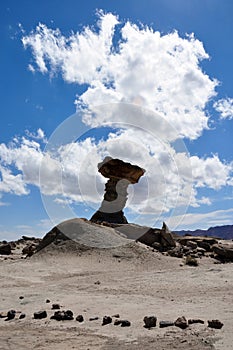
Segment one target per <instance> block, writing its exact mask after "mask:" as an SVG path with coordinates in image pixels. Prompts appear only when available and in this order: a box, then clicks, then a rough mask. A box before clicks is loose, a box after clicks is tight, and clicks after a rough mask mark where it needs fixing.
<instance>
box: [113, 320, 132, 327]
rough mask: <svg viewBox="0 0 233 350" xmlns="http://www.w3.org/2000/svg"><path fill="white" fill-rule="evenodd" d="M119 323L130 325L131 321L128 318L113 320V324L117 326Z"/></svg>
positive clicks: (125, 325) (123, 325) (124, 325)
mask: <svg viewBox="0 0 233 350" xmlns="http://www.w3.org/2000/svg"><path fill="white" fill-rule="evenodd" d="M119 325H121V327H130V326H131V323H130V321H128V320H115V321H114V326H119Z"/></svg>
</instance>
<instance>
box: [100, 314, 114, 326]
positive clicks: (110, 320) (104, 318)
mask: <svg viewBox="0 0 233 350" xmlns="http://www.w3.org/2000/svg"><path fill="white" fill-rule="evenodd" d="M109 323H112V317H110V316H104V317H103V321H102V326H105V325H106V324H109Z"/></svg>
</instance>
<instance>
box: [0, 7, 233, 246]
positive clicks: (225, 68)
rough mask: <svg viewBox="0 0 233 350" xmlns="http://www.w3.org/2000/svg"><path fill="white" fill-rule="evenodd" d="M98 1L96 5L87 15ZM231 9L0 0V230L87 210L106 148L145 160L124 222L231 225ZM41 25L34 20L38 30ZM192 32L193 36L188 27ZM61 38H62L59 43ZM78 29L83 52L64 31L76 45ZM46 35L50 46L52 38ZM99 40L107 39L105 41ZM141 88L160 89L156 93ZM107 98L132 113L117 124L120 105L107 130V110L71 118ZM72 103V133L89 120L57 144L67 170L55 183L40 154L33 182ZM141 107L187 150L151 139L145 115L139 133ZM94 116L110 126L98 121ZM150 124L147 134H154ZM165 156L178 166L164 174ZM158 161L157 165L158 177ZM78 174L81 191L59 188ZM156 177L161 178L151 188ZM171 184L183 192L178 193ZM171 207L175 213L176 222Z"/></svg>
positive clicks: (31, 227) (11, 233)
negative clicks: (84, 117)
mask: <svg viewBox="0 0 233 350" xmlns="http://www.w3.org/2000/svg"><path fill="white" fill-rule="evenodd" d="M97 10H102V12H99V14H97ZM232 15H233V4H232V1H230V0H223V1H221V2H220V1H217V0H196V1H191V0H173V1H171V0H170V1H168V0H161V1H158V0H154V1H152V0H151V1H146V0H145V1H143V2H141V1H137V0H136V1H126V2H123V1H118V2H117V1H115V2H114V1H112V2H109V1H86V2H78V1H70V0H68V1H66V2H64V1H49V2H48V1H43V0H42V1H40V2H37V1H34V2H31V1H20V2H17V1H2V2H1V15H0V16H1V18H0V19H1V21H0V23H1V24H0V27H1V43H0V45H1V57H0V59H1V65H0V67H1V85H0V86H1V97H2V98H1V107H2V113H1V114H2V125H1V140H0V143H1V148H0V166H1V167H0V179H1V182H0V196H1V197H0V203H1V205H0V218H1V221H0V222H1V225H0V239H4V238H5V239H11V238H15V237H17V236H20V235H22V234H33V235H42V234H43V233H45V232H46V231H47V230H48V229H50V228H51V227H52V226H53V225H54V223H56V222H58V221H59V220H61V219H66V218H67V217H72V216H80V217H83V216H85V217H88V218H89V217H90V216H91V214H92V213H93V212H94V210H96V209H97V208H98V205H99V202H100V200H101V196H102V193H103V189H104V179H101V177H100V176H99V177H98V175H97V177H96V174H95V172H96V170H94V169H97V168H96V163H97V162H98V161H99V159H101V157H102V156H104V155H105V154H106V153H109V152H110V151H111V150H112V154H111V155H113V156H121V158H122V159H125V160H127V161H131V162H137V163H139V165H142V166H143V165H144V163H143V162H147V163H146V164H147V166H148V168H147V169H146V170H147V178H145V180H142V181H140V185H139V186H138V187H137V186H136V187H135V189H130V190H129V191H130V195H129V202H128V207H127V209H126V215H127V217H128V218H129V220H130V221H136V222H138V223H141V224H148V225H152V226H154V225H156V226H159V225H160V224H161V221H163V219H164V220H166V221H168V222H169V223H170V225H171V226H172V227H173V226H174V227H175V224H177V223H178V222H179V226H178V227H177V229H183V228H190V229H195V228H208V227H210V226H215V225H221V224H233V220H232V213H233V209H232V204H233V187H232V186H233V178H232V170H233V164H232V162H233V156H232V149H233V147H232V146H233V141H232V133H233V100H232V99H233V86H232V78H233V68H232V61H233V42H232V34H233V22H232ZM98 21H99V22H98ZM39 23H41V24H43V25H44V27H43V28H42V27H40V28H38V29H36V28H37V26H38V24H39ZM98 23H99V24H98ZM101 25H102V33H103V35H102V34H101V29H100V28H99V27H101ZM98 26H99V27H98ZM135 26H136V27H135ZM145 26H148V28H150V29H146V27H145ZM84 27H86V28H88V30H89V36H88V34H87V33H86V34H85V32H84ZM135 28H136V29H135ZM55 29H59V33H55V31H54V30H55ZM111 31H114V34H113V35H112V36H111ZM175 31H177V34H175V33H176V32H175ZM156 32H159V33H160V34H159V36H158V35H157V34H156ZM76 33H78V34H76ZM191 33H194V37H193V39H191V37H190V36H189V37H187V35H186V34H191ZM94 34H95V35H94ZM36 35H37V36H36ZM46 35H47V36H46ZM78 35H79V37H78ZM101 35H102V36H101ZM156 35H157V36H156ZM108 36H110V37H111V38H110V39H108ZM77 37H78V39H77ZM36 38H37V39H38V41H39V43H40V45H42V46H41V48H39V47H38V41H37V42H36V40H35V39H36ZM65 38H66V40H67V42H68V43H66V44H65V45H63V43H64V39H65ZM68 38H69V39H68ZM81 38H82V39H83V40H84V42H85V45H87V48H88V50H90V51H88V52H89V53H88V54H87V50H85V47H84V49H82V48H81V49H80V48H79V53H78V55H79V56H77V52H76V51H75V50H74V52H71V50H70V46H69V45H70V42H71V41H72V42H73V43H75V44H76V45H77V46H78V45H80V42H81V41H80V40H81ZM106 38H107V39H106ZM55 39H56V40H57V43H58V45H57V44H54V45H53V43H54V40H55ZM62 40H63V41H62ZM98 40H99V41H98ZM108 40H110V41H111V40H112V41H111V43H110V46H111V48H110V51H108V49H109V47H108V45H109V42H108ZM195 40H196V41H195ZM119 41H120V42H121V44H122V45H121V46H119ZM51 43H52V44H51ZM98 43H99V44H98ZM124 43H126V44H125V46H124ZM56 45H57V46H56ZM100 45H102V46H103V47H100ZM156 45H157V46H156ZM202 45H203V46H202ZM155 46H156V47H155ZM93 47H94V48H93ZM170 48H175V49H174V51H176V53H174V52H173V53H172V55H171V62H170V61H169V57H168V56H167V53H168V51H169V50H170ZM91 50H92V51H91ZM104 50H106V52H104V54H103V51H104ZM114 50H115V51H114ZM147 50H148V51H147ZM177 52H178V53H177ZM117 53H119V55H118V57H117V59H116V56H117ZM41 54H42V56H41ZM207 54H208V55H209V57H207ZM92 55H93V56H92ZM77 57H78V58H77ZM167 57H168V58H167ZM157 58H158V62H157ZM39 59H40V61H39ZM36 60H37V63H36ZM77 60H78V61H77ZM140 61H142V62H143V64H141V65H140ZM38 62H39V63H38ZM109 62H111V63H109ZM44 65H45V66H46V69H44V68H43V67H44ZM93 66H94V68H93ZM92 69H94V70H93V71H92ZM174 71H177V74H175V73H174V74H173V72H174ZM90 72H91V73H90ZM129 72H130V73H129ZM154 72H155V73H154ZM183 72H185V73H183ZM121 74H122V76H121ZM130 74H131V75H130ZM153 74H155V78H153ZM182 74H184V75H182ZM124 77H125V79H124ZM217 81H218V82H217ZM160 83H161V84H160ZM150 87H151V91H152V90H153V89H157V91H158V92H160V93H161V94H157V95H154V94H153V93H152V92H151V91H150ZM176 87H177V91H178V92H179V93H178V92H177V95H176ZM173 89H174V92H173ZM188 90H190V91H189V94H188V93H187V91H188ZM171 91H172V92H171ZM158 96H160V97H158ZM161 96H162V97H161ZM75 101H76V104H75ZM112 102H114V103H122V102H124V103H125V102H126V103H130V104H133V105H137V106H138V107H137V108H138V109H137V110H134V109H130V110H127V111H126V110H122V109H120V110H121V111H123V114H124V113H125V114H127V113H126V112H128V113H129V114H130V113H134V116H135V120H134V122H133V124H134V125H132V126H131V127H130V126H129V127H126V128H125V127H123V124H124V123H127V122H128V120H127V118H126V117H125V118H123V117H122V115H123V114H122V115H121V116H120V119H119V120H117V122H119V123H118V125H117V127H115V129H114V128H113V129H112V127H113V125H112V124H111V122H112V121H114V122H116V120H115V119H114V118H112V119H111V116H110V117H109V119H106V120H105V119H103V118H102V117H101V116H99V117H98V115H97V117H96V119H95V118H92V119H91V120H89V121H88V122H86V124H85V122H82V121H81V115H83V114H84V115H85V112H86V108H89V109H92V108H93V106H95V105H98V104H101V103H105V104H106V103H109V104H111V103H112ZM76 108H77V109H78V111H79V113H77V114H76V117H74V119H73V123H74V127H75V133H74V134H75V137H77V138H78V136H81V135H82V132H83V130H88V129H92V130H91V131H89V132H88V134H87V136H86V137H85V138H84V137H83V136H81V138H80V139H79V141H80V142H77V143H76V145H73V146H72V147H73V148H72V147H71V146H69V145H68V146H69V147H71V148H68V149H67V148H66V146H67V144H66V145H65V146H64V147H63V149H62V150H59V159H60V161H61V162H62V164H60V165H61V166H62V167H63V166H64V168H65V170H64V174H63V175H64V176H63V175H62V176H63V182H64V183H63V191H64V192H62V191H61V190H60V189H59V188H56V186H57V185H56V177H54V176H55V175H54V174H55V173H56V172H55V173H53V172H52V171H51V169H52V167H53V164H54V163H53V161H52V160H51V158H52V156H51V157H50V158H49V160H48V159H47V158H46V160H45V163H44V164H46V166H47V164H48V168H49V169H47V168H46V166H44V168H46V169H45V170H47V172H46V171H45V175H44V176H45V177H44V181H45V183H44V184H43V183H42V185H41V183H40V182H39V180H38V178H37V177H38V172H39V170H40V167H39V161H41V159H43V161H44V158H43V156H44V155H45V153H46V150H45V151H43V150H44V147H45V146H46V145H47V149H48V148H49V147H50V146H51V135H52V134H53V132H54V131H55V130H56V128H58V129H57V130H58V131H59V130H63V128H64V127H65V125H66V124H62V123H63V122H64V121H66V120H67V118H69V117H70V116H71V115H73V114H75V112H76ZM109 108H110V109H111V105H110V107H109ZM127 108H128V107H126V109H127ZM141 108H148V109H149V110H150V111H151V112H156V111H157V112H159V114H160V115H161V118H163V117H164V118H165V120H166V122H167V123H169V125H171V126H172V127H174V128H175V129H176V131H177V134H176V137H173V141H174V138H175V139H179V140H182V147H183V150H184V147H186V149H187V152H188V153H189V157H190V158H189V159H187V157H186V158H185V159H183V163H182V164H180V163H179V162H180V160H179V159H180V157H181V154H183V153H182V152H183V151H182V152H180V151H179V150H177V149H176V150H175V152H174V150H173V149H172V148H169V147H170V146H171V142H170V141H171V139H168V140H164V138H163V136H161V138H162V140H163V141H162V143H161V142H160V145H159V143H158V137H157V134H156V131H154V130H156V123H160V122H159V121H158V120H157V119H156V118H154V117H153V115H151V116H150V118H151V120H152V122H151V123H152V124H151V125H152V126H151V128H150V126H149V129H150V130H148V127H145V129H144V133H146V134H145V135H144V136H143V135H142V134H143V133H142V129H140V128H142V126H144V125H145V122H144V121H143V120H141V119H140V118H139V116H140V113H141ZM153 108H155V109H154V110H153ZM108 111H109V109H108ZM169 111H170V113H169ZM184 111H186V112H187V116H186V117H184ZM103 112H104V113H105V112H106V111H105V110H104V111H103V110H101V113H103ZM186 112H185V113H186ZM82 113H83V114H82ZM111 113H112V111H111ZM137 113H138V114H137ZM101 118H102V119H101ZM137 118H138V119H137ZM185 118H186V119H185ZM139 119H140V120H141V121H140V122H139ZM142 119H143V118H142ZM104 123H105V124H106V125H108V127H110V128H107V129H106V128H103V127H102V126H103V124H104ZM130 123H131V124H132V119H130ZM84 126H85V127H86V128H85V127H84ZM96 126H97V127H96ZM134 128H136V129H134ZM153 128H154V129H153ZM71 129H72V127H71ZM139 129H140V130H139ZM119 130H121V131H119ZM149 131H152V133H154V134H153V136H154V138H155V139H156V140H155V142H154V141H153V139H151V136H150V135H149ZM55 135H56V132H55ZM68 139H69V137H68ZM85 139H86V141H85ZM127 140H128V143H127ZM70 141H73V139H72V137H70ZM52 142H53V141H52ZM150 142H151V143H150ZM113 144H114V147H113V146H112V145H113ZM128 145H131V147H128ZM132 145H133V147H132ZM134 145H135V147H134ZM169 145H170V146H169ZM165 146H166V147H167V149H168V154H169V155H170V156H171V155H172V159H173V163H174V164H173V163H171V168H169V167H168V164H165V163H163V160H164V159H165V158H164V157H165V156H164V154H165V153H164V147H165ZM117 147H118V148H119V149H118V148H117ZM166 147H165V148H166ZM171 147H172V146H171ZM132 148H133V149H134V148H135V153H134V152H133V151H132ZM142 149H144V150H145V154H144V153H143V152H142ZM148 150H150V155H151V154H153V152H154V153H155V157H154V158H153V159H151V158H149V153H148ZM68 151H69V152H68ZM67 152H68V153H67ZM140 152H141V153H140ZM71 156H72V157H71ZM186 156H187V154H186ZM76 157H77V158H76ZM147 157H148V158H147ZM87 159H88V161H87ZM145 159H146V160H145ZM47 160H48V162H47ZM69 161H70V163H69ZM50 162H51V163H50ZM153 162H154V163H153ZM89 163H90V164H89ZM183 164H186V168H190V169H191V168H192V173H193V174H192V176H193V180H192V181H193V182H192V183H191V182H190V181H191V180H190V181H189V180H188V181H186V180H184V178H185V171H186V170H185V169H184V166H183ZM56 165H57V163H56ZM174 165H175V167H176V168H178V175H177V174H174V176H172V174H173V173H172V169H173V168H174ZM72 166H73V167H72ZM81 166H82V171H80V174H78V173H77V171H78V169H79V167H81ZM156 166H158V168H157V169H159V168H160V169H162V170H161V176H159V174H158V173H159V171H157V172H156V171H155V169H156ZM44 168H43V170H44ZM89 171H90V174H89ZM66 172H67V173H66ZM165 173H166V174H165ZM167 173H169V174H170V175H171V176H170V177H169V176H167ZM85 174H87V175H85ZM164 174H165V175H164ZM186 175H187V174H186ZM189 175H190V174H189ZM69 176H70V178H69ZM82 176H83V177H84V180H85V181H84V180H83V178H82ZM51 177H52V178H51ZM175 178H176V179H177V180H176V181H175ZM79 180H80V184H81V185H80V191H81V192H77V193H72V189H71V188H70V187H69V186H71V185H72V186H76V185H77V187H78V185H79V184H78V181H79ZM66 181H67V183H66ZM160 181H161V184H163V186H165V187H163V186H162V187H161V186H159V184H160ZM185 181H186V182H185ZM90 182H94V183H95V188H92V185H91V184H90ZM180 183H182V184H183V186H184V187H183V188H184V193H185V194H183V195H182V194H181V193H180V192H179V191H178V192H179V194H177V186H179V185H180ZM73 184H74V185H73ZM148 184H149V185H148ZM164 184H165V185H164ZM41 186H42V187H43V186H44V187H43V188H42V187H41ZM148 186H149V187H148ZM156 186H158V187H156ZM168 187H169V188H168ZM160 188H163V191H161V193H160V191H159V190H160ZM164 188H165V190H166V193H165V191H164ZM52 189H53V190H52ZM87 189H88V190H87ZM137 192H138V194H137ZM186 192H187V193H186ZM191 192H192V193H191ZM41 193H42V198H41ZM148 193H149V194H148ZM157 194H158V196H157ZM156 196H157V198H156ZM176 196H178V197H179V198H178V197H177V198H178V200H177V201H176V200H175V199H177V198H176ZM185 196H186V197H185ZM148 197H149V201H148ZM165 197H166V199H165ZM174 197H175V199H174ZM180 197H184V198H183V201H184V202H182V200H181V198H180ZM54 203H55V204H54ZM177 203H180V204H179V205H178V204H177ZM188 203H190V205H188ZM53 205H55V206H54V207H53ZM51 206H52V208H51ZM174 208H175V210H174ZM161 211H162V212H161ZM58 213H59V214H58ZM185 213H186V214H185ZM184 214H185V215H184ZM172 216H176V218H175V220H174V222H173V221H172ZM178 217H179V218H178ZM181 218H182V219H183V220H182V221H181Z"/></svg>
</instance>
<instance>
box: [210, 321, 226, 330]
mask: <svg viewBox="0 0 233 350" xmlns="http://www.w3.org/2000/svg"><path fill="white" fill-rule="evenodd" d="M208 327H210V328H216V329H221V328H222V327H223V323H222V322H221V321H219V320H209V321H208Z"/></svg>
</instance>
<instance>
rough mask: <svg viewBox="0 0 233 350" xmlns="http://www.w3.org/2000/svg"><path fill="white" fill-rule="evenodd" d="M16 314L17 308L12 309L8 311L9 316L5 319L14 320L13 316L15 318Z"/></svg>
mask: <svg viewBox="0 0 233 350" xmlns="http://www.w3.org/2000/svg"><path fill="white" fill-rule="evenodd" d="M15 315H16V311H15V310H10V311H8V312H7V318H6V320H5V321H10V320H13V318H15Z"/></svg>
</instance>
